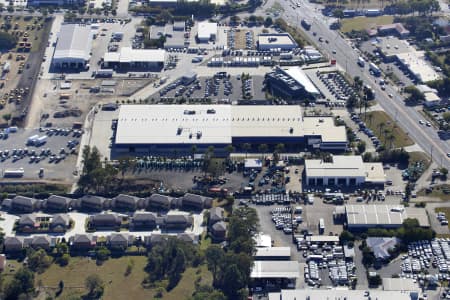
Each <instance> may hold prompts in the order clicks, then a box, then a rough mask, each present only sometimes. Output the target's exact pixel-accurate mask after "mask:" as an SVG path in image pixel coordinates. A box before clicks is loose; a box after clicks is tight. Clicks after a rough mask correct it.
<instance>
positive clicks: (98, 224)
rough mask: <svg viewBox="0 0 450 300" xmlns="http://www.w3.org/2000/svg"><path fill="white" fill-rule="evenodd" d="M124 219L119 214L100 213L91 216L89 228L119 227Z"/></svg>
mask: <svg viewBox="0 0 450 300" xmlns="http://www.w3.org/2000/svg"><path fill="white" fill-rule="evenodd" d="M121 223H122V219H121V218H120V217H119V216H118V215H117V214H98V215H94V216H90V217H89V228H95V229H118V228H120V225H121Z"/></svg>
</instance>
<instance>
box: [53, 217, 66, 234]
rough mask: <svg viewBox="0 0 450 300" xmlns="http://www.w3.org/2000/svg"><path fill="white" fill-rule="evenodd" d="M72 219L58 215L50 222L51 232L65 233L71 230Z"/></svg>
mask: <svg viewBox="0 0 450 300" xmlns="http://www.w3.org/2000/svg"><path fill="white" fill-rule="evenodd" d="M69 226H70V218H69V216H68V215H65V214H56V215H54V216H53V218H52V220H51V222H50V230H51V231H54V232H65V231H66V230H67V229H69Z"/></svg>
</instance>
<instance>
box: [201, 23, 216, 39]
mask: <svg viewBox="0 0 450 300" xmlns="http://www.w3.org/2000/svg"><path fill="white" fill-rule="evenodd" d="M216 34H217V23H211V22H208V21H204V22H199V23H198V32H197V36H198V38H199V39H210V38H211V35H216Z"/></svg>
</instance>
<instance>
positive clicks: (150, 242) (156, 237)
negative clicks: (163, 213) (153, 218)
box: [144, 233, 167, 247]
mask: <svg viewBox="0 0 450 300" xmlns="http://www.w3.org/2000/svg"><path fill="white" fill-rule="evenodd" d="M166 240H167V236H166V235H163V234H159V233H152V234H151V235H149V236H148V235H147V236H145V237H144V242H145V245H146V246H148V247H152V246H154V245H156V244H160V243H163V242H165V241H166Z"/></svg>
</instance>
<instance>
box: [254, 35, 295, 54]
mask: <svg viewBox="0 0 450 300" xmlns="http://www.w3.org/2000/svg"><path fill="white" fill-rule="evenodd" d="M297 47H298V45H297V43H296V42H295V41H294V39H293V38H292V37H291V35H290V34H289V33H279V34H274V33H262V34H260V35H258V50H260V51H291V50H292V49H295V48H297Z"/></svg>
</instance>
